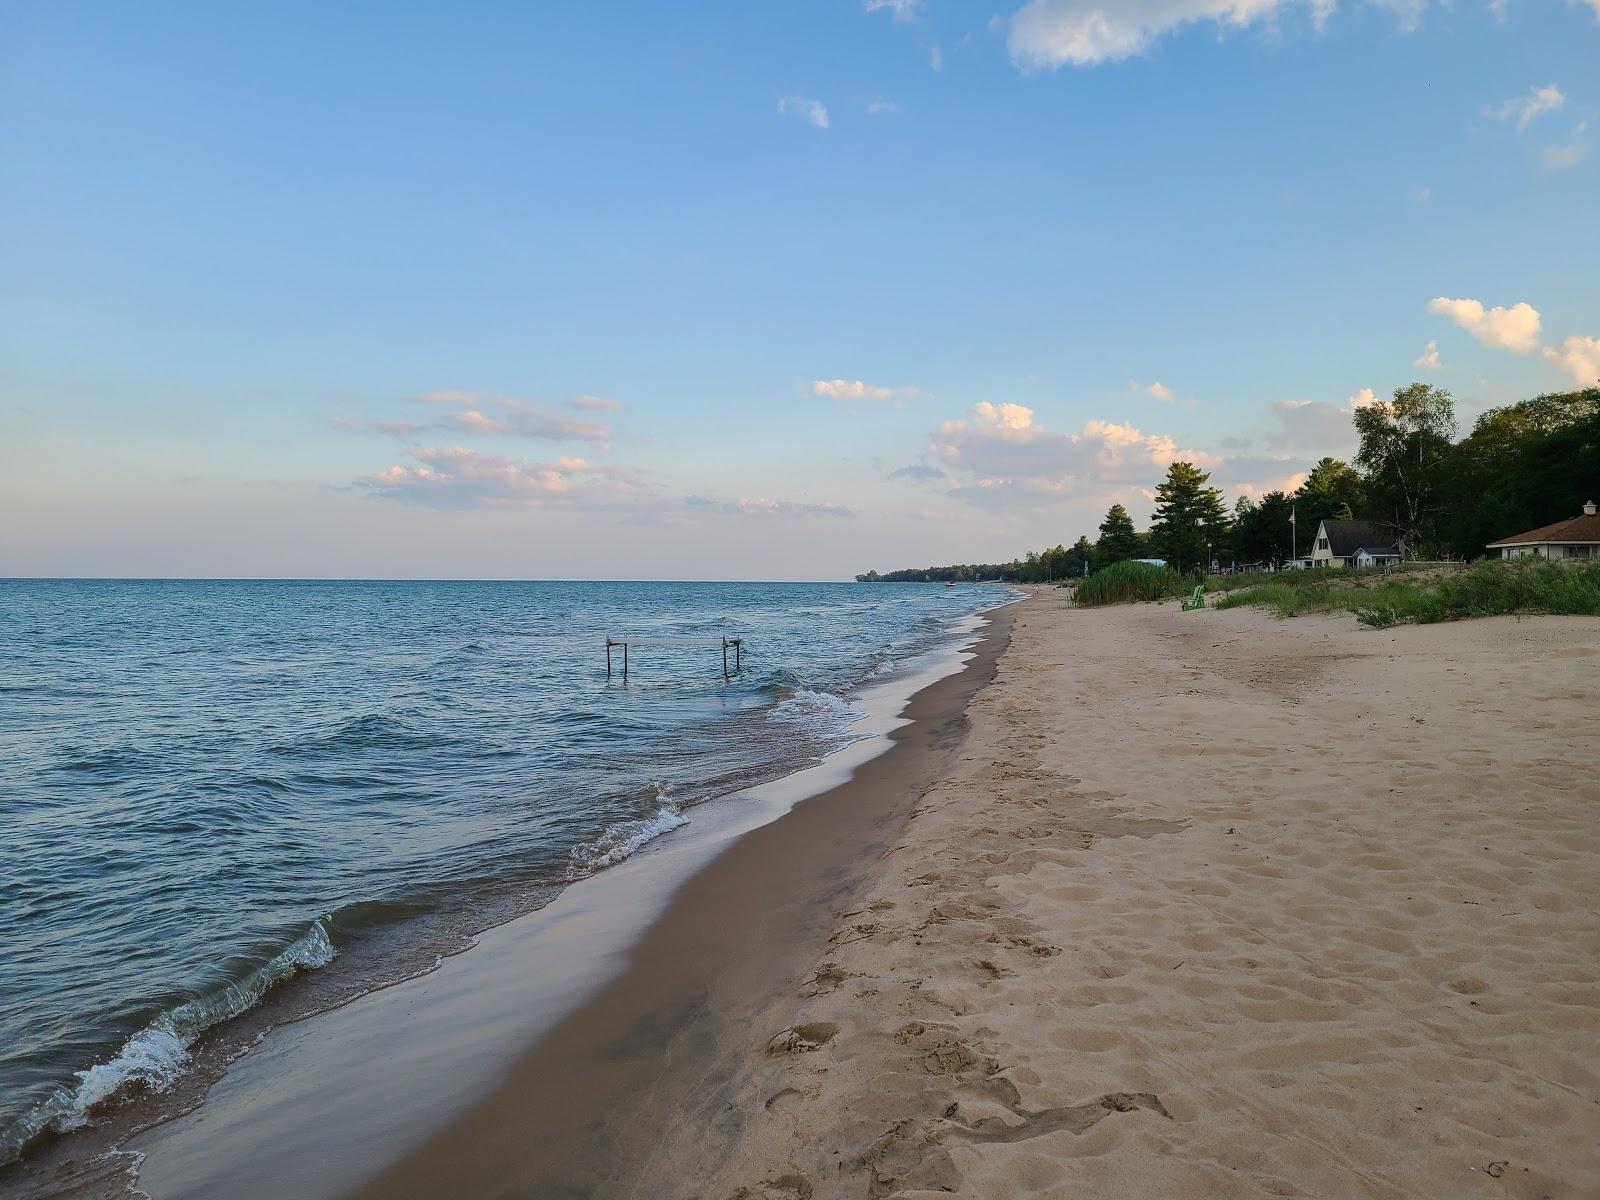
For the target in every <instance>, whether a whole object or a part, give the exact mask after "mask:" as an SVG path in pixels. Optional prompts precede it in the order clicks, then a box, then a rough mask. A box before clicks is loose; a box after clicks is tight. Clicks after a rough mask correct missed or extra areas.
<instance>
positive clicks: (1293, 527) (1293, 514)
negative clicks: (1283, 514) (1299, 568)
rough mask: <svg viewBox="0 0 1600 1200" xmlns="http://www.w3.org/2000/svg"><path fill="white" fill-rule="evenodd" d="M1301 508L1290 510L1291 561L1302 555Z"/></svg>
mask: <svg viewBox="0 0 1600 1200" xmlns="http://www.w3.org/2000/svg"><path fill="white" fill-rule="evenodd" d="M1299 518H1300V510H1299V509H1296V508H1291V509H1290V510H1289V560H1290V561H1291V562H1293V561H1295V560H1297V559H1298V558H1299V557H1300V536H1299V535H1300V520H1299Z"/></svg>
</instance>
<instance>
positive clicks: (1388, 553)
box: [1330, 539, 1400, 558]
mask: <svg viewBox="0 0 1600 1200" xmlns="http://www.w3.org/2000/svg"><path fill="white" fill-rule="evenodd" d="M1330 540H1331V539H1330ZM1357 554H1370V555H1372V556H1373V557H1374V558H1399V557H1400V547H1399V546H1396V545H1392V544H1391V545H1388V546H1357V547H1356V548H1355V549H1354V550H1352V551H1351V552H1350V557H1352V558H1354V557H1355V556H1356V555H1357Z"/></svg>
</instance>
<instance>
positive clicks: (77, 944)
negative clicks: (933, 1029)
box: [0, 581, 1009, 1161]
mask: <svg viewBox="0 0 1600 1200" xmlns="http://www.w3.org/2000/svg"><path fill="white" fill-rule="evenodd" d="M1008 594H1009V593H1008V592H1007V591H1006V590H1005V589H1002V588H997V587H980V586H972V587H961V588H953V589H947V588H933V587H926V586H921V585H857V584H645V583H398V582H397V583H349V582H223V581H218V582H191V581H168V582H163V581H135V582H121V581H94V582H66V581H10V582H3V583H0V763H3V767H0V821H3V827H0V828H3V838H4V858H3V859H0V1161H4V1160H5V1159H6V1158H7V1157H9V1156H12V1155H14V1154H15V1153H16V1151H17V1149H18V1147H19V1146H20V1145H21V1144H23V1143H24V1142H26V1141H27V1140H28V1139H29V1138H31V1137H33V1136H35V1135H36V1134H38V1133H39V1132H41V1131H43V1130H47V1129H55V1130H62V1129H67V1128H71V1127H73V1126H74V1125H76V1124H79V1123H81V1122H82V1121H83V1120H84V1119H85V1117H86V1116H87V1115H90V1114H91V1112H92V1110H93V1109H94V1107H95V1106H96V1105H100V1104H105V1103H107V1102H110V1103H115V1102H116V1100H117V1099H118V1098H119V1097H121V1096H123V1095H126V1094H128V1093H129V1091H130V1090H139V1089H162V1088H166V1087H169V1086H171V1085H172V1084H173V1083H174V1082H175V1081H176V1080H177V1079H178V1078H179V1077H180V1076H181V1075H182V1073H183V1070H184V1067H185V1066H186V1064H187V1059H188V1051H189V1047H190V1046H191V1044H192V1043H193V1041H194V1039H195V1038H196V1036H197V1035H198V1034H199V1033H201V1032H202V1031H203V1030H205V1029H207V1028H211V1027H213V1026H215V1025H216V1024H217V1023H219V1022H221V1021H225V1020H226V1019H228V1018H229V1017H231V1016H234V1015H236V1014H237V1013H239V1012H242V1011H245V1010H248V1009H250V1008H251V1007H252V1006H254V1005H256V1004H257V1003H258V1002H259V1001H260V1000H261V998H262V997H263V996H264V995H267V994H268V993H269V991H270V990H271V989H273V988H274V987H275V986H276V985H279V984H281V983H283V982H284V981H285V980H288V979H290V978H291V977H294V976H296V975H297V974H298V975H300V976H301V977H302V978H304V972H307V971H311V972H313V973H314V976H315V977H316V978H317V979H324V978H328V979H334V978H339V977H340V973H341V972H344V975H345V978H344V979H343V986H344V987H345V990H346V992H348V991H349V990H350V989H352V988H354V989H356V990H359V989H360V988H362V987H366V986H373V985H376V984H377V983H381V982H385V981H387V980H388V979H392V978H395V977H397V976H398V975H400V974H404V973H407V972H408V971H411V970H414V969H416V967H415V962H414V960H415V959H416V957H417V955H418V954H422V953H425V954H426V955H432V954H434V953H436V952H440V951H448V950H450V949H453V948H457V947H458V944H459V943H460V942H461V941H463V940H464V939H465V938H466V936H467V935H469V934H471V933H473V932H476V931H477V930H480V929H482V928H483V927H484V926H485V925H486V924H488V923H492V922H493V921H494V920H499V919H503V918H504V916H506V915H508V914H509V913H511V912H515V911H520V910H525V909H526V908H529V907H533V906H534V905H536V904H537V903H539V902H540V901H541V900H542V899H547V898H548V897H549V896H550V895H552V894H554V892H555V891H556V890H558V889H559V888H560V886H562V884H564V883H566V882H570V881H571V880H573V879H576V878H580V877H582V876H584V875H586V874H590V873H592V872H594V871H595V870H598V869H601V868H603V867H604V866H606V865H609V864H612V863H615V862H618V861H621V860H622V859H624V858H626V857H627V856H628V855H629V854H631V853H632V852H633V851H634V850H636V849H637V848H638V847H639V846H641V845H643V844H645V843H646V842H647V841H649V840H650V839H651V838H653V837H656V836H659V835H660V834H661V833H663V832H666V831H668V830H670V829H672V828H674V827H676V826H677V825H680V824H682V823H683V822H685V821H686V820H689V819H692V810H693V808H694V806H695V805H696V804H699V803H702V802H704V801H705V800H708V799H712V798H714V797H718V796H723V795H727V794H729V793H731V792H734V791H737V790H738V789H739V788H741V787H744V786H746V785H748V784H750V783H752V782H755V781H757V780H759V779H763V778H770V777H773V776H775V775H777V774H781V773H783V772H786V771H790V770H794V769H797V768H798V767H800V766H803V765H805V764H806V763H808V762H812V761H815V760H816V759H818V758H819V757H821V756H822V755H824V754H826V753H828V752H829V751H831V750H833V749H836V748H838V747H839V746H840V745H843V744H844V743H845V742H847V741H848V740H849V739H850V738H851V737H852V733H851V721H852V719H853V717H854V711H853V709H852V708H851V705H850V698H851V695H852V693H853V691H854V690H855V689H857V688H859V687H860V686H862V685H863V684H864V683H866V682H868V681H870V680H874V679H879V678H883V677H885V676H888V675H891V674H893V673H895V672H896V671H897V670H900V669H903V668H904V667H905V666H906V665H907V664H909V663H911V662H913V661H914V660H915V659H916V658H917V657H918V656H919V655H921V654H923V653H926V652H927V651H929V650H931V649H932V648H933V647H935V646H936V645H938V644H940V643H941V642H942V641H943V640H944V639H945V638H947V637H948V636H949V630H950V629H951V627H952V626H953V625H954V624H955V623H956V622H957V621H958V620H959V618H961V617H964V616H966V615H967V614H970V613H972V612H974V611H977V610H979V609H983V608H988V607H992V606H993V605H994V604H997V603H999V602H1001V601H1003V600H1004V599H1006V598H1007V596H1008ZM607 632H610V633H612V634H613V635H621V634H624V633H627V634H631V635H633V636H636V637H715V638H720V637H722V636H730V637H735V636H737V637H743V638H745V639H747V640H746V644H745V652H744V667H745V670H744V672H743V673H742V674H740V675H738V676H736V677H735V678H734V679H732V680H731V681H730V680H725V679H724V678H723V675H722V660H721V650H720V648H719V647H717V646H714V645H713V646H707V645H697V646H671V647H659V646H652V647H640V648H638V649H636V650H635V651H633V653H632V654H631V655H630V675H629V680H628V682H627V683H626V684H624V683H623V682H622V681H621V679H620V676H614V677H613V678H612V679H611V680H609V681H608V680H607V678H606V675H605V655H604V647H603V636H604V634H605V633H607Z"/></svg>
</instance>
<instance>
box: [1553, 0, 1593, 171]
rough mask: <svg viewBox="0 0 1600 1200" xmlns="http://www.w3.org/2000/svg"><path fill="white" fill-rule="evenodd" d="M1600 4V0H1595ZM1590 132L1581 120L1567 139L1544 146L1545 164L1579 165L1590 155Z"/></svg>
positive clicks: (1561, 168)
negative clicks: (1586, 135) (1588, 136)
mask: <svg viewBox="0 0 1600 1200" xmlns="http://www.w3.org/2000/svg"><path fill="white" fill-rule="evenodd" d="M1595 2H1596V3H1597V4H1600V0H1595ZM1588 132H1589V122H1587V121H1579V122H1578V123H1577V124H1576V125H1574V126H1573V127H1572V132H1571V133H1569V134H1567V140H1566V141H1564V142H1557V143H1556V144H1555V145H1553V146H1546V147H1545V148H1544V156H1543V157H1544V165H1545V167H1546V169H1548V170H1551V171H1566V170H1569V169H1571V168H1572V167H1575V166H1577V165H1578V164H1579V163H1581V162H1582V161H1583V160H1584V159H1586V158H1588V157H1589V143H1588V141H1587V139H1586V138H1585V136H1584V135H1585V134H1587V133H1588Z"/></svg>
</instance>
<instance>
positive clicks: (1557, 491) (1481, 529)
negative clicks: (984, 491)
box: [856, 383, 1600, 583]
mask: <svg viewBox="0 0 1600 1200" xmlns="http://www.w3.org/2000/svg"><path fill="white" fill-rule="evenodd" d="M1353 421H1354V424H1355V432H1356V436H1357V438H1358V440H1359V446H1358V449H1357V451H1356V454H1355V458H1354V461H1353V462H1348V463H1347V462H1342V461H1340V460H1339V459H1336V458H1331V457H1324V458H1322V459H1320V460H1318V461H1317V462H1316V463H1315V464H1314V465H1313V466H1312V467H1311V469H1310V470H1309V471H1307V472H1306V476H1305V479H1304V481H1303V482H1302V483H1301V484H1300V486H1299V487H1297V488H1295V489H1294V490H1293V491H1292V492H1285V491H1270V492H1266V493H1264V494H1263V495H1261V496H1258V497H1252V496H1249V495H1240V496H1239V497H1238V498H1237V499H1236V500H1235V501H1234V503H1233V506H1232V508H1231V509H1230V508H1229V507H1228V506H1227V504H1226V501H1225V500H1224V498H1223V494H1222V491H1221V489H1220V488H1214V487H1211V486H1210V479H1211V477H1210V475H1209V474H1208V473H1207V472H1204V471H1201V470H1200V469H1199V468H1197V467H1196V466H1195V465H1194V464H1193V463H1187V462H1175V463H1173V464H1172V465H1171V466H1170V467H1169V468H1168V469H1167V476H1166V478H1165V479H1164V480H1163V481H1162V482H1161V483H1160V484H1158V485H1157V487H1156V503H1155V512H1154V515H1153V517H1152V519H1151V522H1150V527H1149V528H1148V529H1146V530H1143V531H1140V530H1138V529H1136V528H1135V527H1134V522H1133V518H1132V516H1131V515H1130V514H1129V513H1128V510H1127V509H1126V508H1125V507H1123V506H1122V505H1121V504H1113V505H1112V506H1111V508H1110V509H1109V510H1108V511H1107V512H1106V515H1105V519H1104V520H1102V521H1101V522H1100V527H1099V530H1098V535H1099V536H1098V537H1096V538H1095V539H1094V540H1092V541H1091V540H1090V538H1089V537H1088V535H1087V534H1085V535H1082V536H1080V537H1079V538H1078V540H1077V541H1076V542H1074V543H1073V544H1072V545H1071V546H1070V547H1068V546H1066V545H1065V544H1059V545H1057V546H1055V547H1054V548H1052V549H1048V550H1041V551H1029V552H1028V553H1027V554H1026V555H1025V556H1024V557H1022V558H1020V559H1014V560H1012V561H1011V562H1009V563H987V564H982V565H977V564H973V565H961V566H949V567H927V568H922V569H909V570H900V571H890V572H887V573H885V574H882V575H880V574H879V573H878V572H876V571H868V572H867V573H866V574H864V575H857V576H856V579H857V580H858V581H861V582H868V583H870V582H877V581H882V582H886V583H895V582H923V581H926V582H944V581H952V582H968V581H976V580H983V579H998V580H1004V581H1008V582H1021V583H1040V582H1048V581H1051V580H1059V579H1067V578H1071V577H1074V576H1081V575H1084V574H1087V573H1088V572H1090V571H1093V570H1098V569H1100V568H1103V567H1107V566H1110V565H1111V564H1112V563H1117V562H1123V561H1125V560H1127V559H1134V558H1159V559H1163V560H1164V561H1166V562H1167V563H1168V564H1170V565H1171V566H1174V567H1176V568H1177V569H1178V570H1180V571H1185V572H1188V571H1196V570H1202V569H1204V568H1205V567H1207V566H1209V564H1211V563H1212V562H1217V563H1220V564H1224V565H1225V564H1230V563H1238V564H1241V565H1245V564H1262V565H1268V564H1271V565H1276V564H1279V563H1282V562H1285V561H1287V560H1288V559H1290V558H1291V557H1293V556H1294V555H1295V554H1296V553H1297V552H1298V553H1299V554H1302V555H1303V554H1305V553H1308V552H1309V550H1310V541H1311V539H1312V538H1314V537H1315V536H1316V531H1317V526H1318V524H1320V523H1321V522H1322V521H1324V520H1329V519H1334V520H1338V519H1346V520H1348V519H1359V520H1365V521H1369V522H1371V523H1372V524H1373V525H1375V526H1377V527H1378V528H1380V529H1382V530H1384V531H1386V532H1387V533H1388V534H1390V535H1391V536H1392V537H1393V538H1394V540H1395V542H1396V543H1398V544H1399V545H1400V546H1401V547H1403V549H1404V551H1405V554H1406V556H1407V557H1408V558H1460V559H1470V558H1477V557H1478V556H1480V555H1482V554H1483V552H1484V547H1485V546H1486V545H1487V544H1488V543H1489V542H1492V541H1495V540H1497V539H1499V538H1503V537H1508V536H1510V535H1512V534H1516V533H1521V532H1523V531H1525V530H1529V529H1535V528H1538V527H1539V526H1542V525H1548V524H1551V523H1553V522H1556V521H1559V520H1562V519H1563V518H1565V517H1570V516H1575V515H1576V514H1577V513H1578V511H1579V507H1580V506H1581V505H1582V504H1583V502H1584V501H1585V500H1589V499H1596V498H1600V388H1585V389H1583V390H1580V391H1575V392H1556V393H1549V394H1545V395H1540V396H1535V397H1534V398H1533V399H1531V400H1522V401H1518V402H1517V403H1515V404H1508V405H1505V406H1503V407H1500V408H1494V409H1490V410H1489V411H1488V412H1486V413H1484V414H1483V415H1482V416H1481V417H1479V418H1478V419H1477V421H1475V422H1474V423H1473V426H1472V431H1471V432H1470V433H1469V434H1468V435H1467V436H1465V437H1464V438H1461V439H1460V440H1459V441H1457V440H1456V433H1457V424H1456V417H1455V404H1454V401H1453V399H1452V398H1451V396H1450V393H1449V392H1448V391H1446V390H1445V389H1444V388H1439V387H1434V386H1433V385H1431V384H1426V383H1413V384H1411V385H1409V386H1407V387H1403V388H1397V389H1396V390H1395V392H1394V394H1393V397H1392V398H1391V399H1390V400H1388V401H1383V402H1377V403H1373V404H1369V405H1365V406H1364V407H1361V408H1358V409H1356V411H1355V413H1354V416H1353ZM1291 515H1293V517H1294V523H1293V524H1291V521H1290V517H1291Z"/></svg>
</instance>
